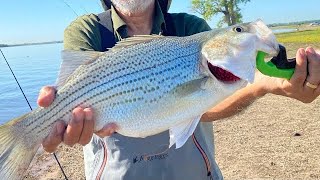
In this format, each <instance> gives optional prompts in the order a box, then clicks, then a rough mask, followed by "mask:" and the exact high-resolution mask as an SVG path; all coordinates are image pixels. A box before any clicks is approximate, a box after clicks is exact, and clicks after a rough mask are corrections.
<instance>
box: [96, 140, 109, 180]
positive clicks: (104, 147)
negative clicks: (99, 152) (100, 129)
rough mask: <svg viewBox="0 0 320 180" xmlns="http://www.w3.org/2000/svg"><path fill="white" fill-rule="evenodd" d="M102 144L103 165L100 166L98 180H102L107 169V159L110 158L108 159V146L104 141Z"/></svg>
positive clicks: (101, 141)
mask: <svg viewBox="0 0 320 180" xmlns="http://www.w3.org/2000/svg"><path fill="white" fill-rule="evenodd" d="M100 143H101V146H102V148H103V160H102V164H101V166H100V169H99V171H98V174H97V176H96V180H100V179H101V176H102V173H103V171H104V168H105V167H106V164H107V159H108V157H107V145H106V143H105V142H104V141H103V140H100Z"/></svg>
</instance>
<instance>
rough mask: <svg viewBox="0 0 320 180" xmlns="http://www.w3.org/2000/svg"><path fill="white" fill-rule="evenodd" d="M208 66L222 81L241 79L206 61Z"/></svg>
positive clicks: (229, 81) (231, 81)
mask: <svg viewBox="0 0 320 180" xmlns="http://www.w3.org/2000/svg"><path fill="white" fill-rule="evenodd" d="M208 68H209V70H210V72H211V73H212V74H213V75H214V76H215V77H216V78H217V79H218V80H220V81H223V82H226V83H234V82H237V81H239V80H241V79H240V78H239V77H238V76H236V75H234V74H232V73H231V72H229V71H227V70H224V69H222V68H220V67H218V66H214V65H212V64H211V63H210V62H208Z"/></svg>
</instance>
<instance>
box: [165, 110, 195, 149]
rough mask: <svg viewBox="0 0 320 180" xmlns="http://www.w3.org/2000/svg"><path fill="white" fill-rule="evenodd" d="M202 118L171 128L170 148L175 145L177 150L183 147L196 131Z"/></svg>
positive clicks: (192, 119)
mask: <svg viewBox="0 0 320 180" xmlns="http://www.w3.org/2000/svg"><path fill="white" fill-rule="evenodd" d="M200 118H201V116H198V117H195V118H191V119H190V120H186V121H184V122H182V123H181V124H178V125H176V126H174V127H172V128H170V130H169V133H170V145H169V148H170V147H171V146H172V145H174V144H176V149H178V148H180V147H182V146H183V145H184V144H185V143H186V142H187V140H188V139H189V137H190V136H191V135H192V133H193V132H194V131H195V130H196V127H197V125H198V123H199V121H200Z"/></svg>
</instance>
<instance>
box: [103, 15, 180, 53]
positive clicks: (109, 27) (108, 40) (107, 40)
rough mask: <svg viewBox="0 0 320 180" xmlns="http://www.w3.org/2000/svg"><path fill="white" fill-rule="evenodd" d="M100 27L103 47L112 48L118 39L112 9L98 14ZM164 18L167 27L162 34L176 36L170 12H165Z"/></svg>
mask: <svg viewBox="0 0 320 180" xmlns="http://www.w3.org/2000/svg"><path fill="white" fill-rule="evenodd" d="M98 20H99V29H100V35H101V49H103V50H107V49H108V48H112V47H113V46H114V45H115V44H116V39H115V35H114V29H113V24H112V19H111V10H110V9H109V10H107V11H105V12H103V13H100V14H98ZM164 20H165V23H166V28H163V29H164V31H163V32H162V35H164V36H176V31H175V28H174V24H173V21H172V17H171V15H170V14H169V13H164Z"/></svg>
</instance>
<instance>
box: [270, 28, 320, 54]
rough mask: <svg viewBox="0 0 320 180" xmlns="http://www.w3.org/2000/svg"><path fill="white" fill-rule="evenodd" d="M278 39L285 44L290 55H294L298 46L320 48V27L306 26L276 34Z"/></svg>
mask: <svg viewBox="0 0 320 180" xmlns="http://www.w3.org/2000/svg"><path fill="white" fill-rule="evenodd" d="M276 36H277V40H278V41H279V42H280V43H281V44H283V45H284V46H285V47H286V48H287V51H288V54H289V56H294V55H295V53H296V51H297V49H298V48H306V47H308V46H311V47H314V48H317V49H320V27H318V28H304V30H300V31H297V32H290V33H280V34H276Z"/></svg>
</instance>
